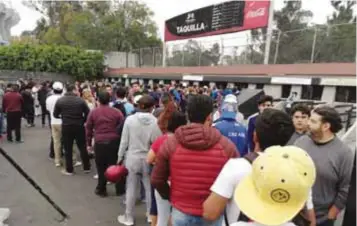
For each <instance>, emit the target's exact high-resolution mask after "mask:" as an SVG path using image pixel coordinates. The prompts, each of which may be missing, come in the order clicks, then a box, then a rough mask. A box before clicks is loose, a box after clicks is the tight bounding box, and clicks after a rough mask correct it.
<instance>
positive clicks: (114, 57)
mask: <svg viewBox="0 0 357 226" xmlns="http://www.w3.org/2000/svg"><path fill="white" fill-rule="evenodd" d="M104 56H105V65H107V66H108V67H110V68H125V67H138V65H139V56H138V54H134V53H125V52H108V53H106V54H104Z"/></svg>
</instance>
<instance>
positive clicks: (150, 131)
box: [118, 112, 161, 159]
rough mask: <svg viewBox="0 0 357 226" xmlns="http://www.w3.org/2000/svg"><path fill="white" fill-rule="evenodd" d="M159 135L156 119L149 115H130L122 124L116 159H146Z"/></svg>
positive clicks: (141, 113)
mask: <svg viewBox="0 0 357 226" xmlns="http://www.w3.org/2000/svg"><path fill="white" fill-rule="evenodd" d="M160 135H161V131H160V129H159V127H158V125H157V119H156V118H155V117H154V116H153V115H152V114H151V113H146V112H137V113H135V114H134V115H130V116H129V117H127V118H126V120H125V122H124V127H123V132H122V135H121V141H120V147H119V152H118V158H119V159H123V158H124V157H125V159H130V158H136V159H146V156H147V154H148V152H149V150H150V146H151V144H152V143H153V142H154V141H155V140H156V138H157V137H159V136H160Z"/></svg>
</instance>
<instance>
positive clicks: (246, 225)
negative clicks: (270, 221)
mask: <svg viewBox="0 0 357 226" xmlns="http://www.w3.org/2000/svg"><path fill="white" fill-rule="evenodd" d="M230 226H266V225H264V224H259V223H256V222H249V223H247V222H242V221H239V222H236V223H234V224H231V225H230ZM277 226H296V225H295V224H294V223H291V222H289V223H285V224H281V225H277Z"/></svg>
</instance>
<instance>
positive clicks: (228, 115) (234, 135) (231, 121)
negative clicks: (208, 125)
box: [213, 112, 248, 156]
mask: <svg viewBox="0 0 357 226" xmlns="http://www.w3.org/2000/svg"><path fill="white" fill-rule="evenodd" d="M213 126H214V127H215V128H216V129H218V130H219V131H220V132H221V134H222V135H223V136H225V137H227V138H228V139H230V140H231V141H232V142H233V143H234V144H235V145H236V147H237V149H238V151H239V154H240V156H244V155H246V154H247V153H248V149H247V142H246V141H247V139H246V136H247V130H246V128H245V127H244V125H243V124H241V123H239V122H237V121H236V119H235V113H234V112H223V113H222V116H221V118H219V119H218V120H216V123H215V124H214V125H213Z"/></svg>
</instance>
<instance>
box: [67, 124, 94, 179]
mask: <svg viewBox="0 0 357 226" xmlns="http://www.w3.org/2000/svg"><path fill="white" fill-rule="evenodd" d="M85 133H86V132H85V129H84V126H83V125H62V139H63V147H64V155H65V159H66V171H67V172H68V173H73V142H74V141H76V144H77V147H78V149H79V153H80V155H81V159H82V163H83V169H84V170H90V162H89V155H88V152H87V148H86V135H85Z"/></svg>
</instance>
